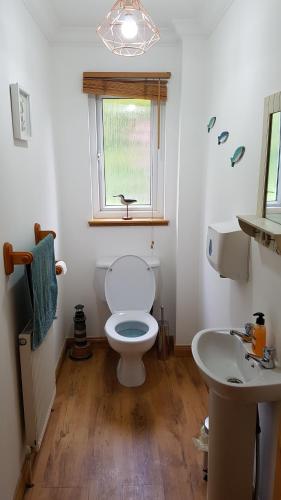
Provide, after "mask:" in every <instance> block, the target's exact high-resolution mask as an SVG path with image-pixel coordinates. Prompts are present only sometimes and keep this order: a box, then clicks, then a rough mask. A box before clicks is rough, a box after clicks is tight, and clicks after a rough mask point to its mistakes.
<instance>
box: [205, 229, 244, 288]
mask: <svg viewBox="0 0 281 500" xmlns="http://www.w3.org/2000/svg"><path fill="white" fill-rule="evenodd" d="M249 244H250V238H249V236H247V235H246V234H245V233H243V232H242V231H241V229H240V227H239V225H238V223H237V221H235V220H234V221H229V222H220V223H217V224H212V225H210V226H209V227H208V235H207V258H208V261H209V263H210V264H211V266H212V267H213V268H214V269H215V270H216V271H217V272H218V273H219V274H220V276H221V277H224V278H230V279H232V280H237V281H247V279H248V276H249Z"/></svg>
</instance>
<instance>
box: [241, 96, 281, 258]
mask: <svg viewBox="0 0 281 500" xmlns="http://www.w3.org/2000/svg"><path fill="white" fill-rule="evenodd" d="M237 217H238V221H239V224H240V227H241V229H242V231H244V232H245V233H246V234H248V235H249V236H251V237H253V238H255V240H256V241H257V242H258V243H261V244H262V245H264V246H266V247H267V248H270V249H271V250H273V251H274V252H276V253H278V254H279V255H281V92H277V93H276V94H273V95H271V96H269V97H266V99H265V101H264V115H263V138H262V151H261V167H260V183H259V193H258V205H257V212H256V214H251V215H238V216H237Z"/></svg>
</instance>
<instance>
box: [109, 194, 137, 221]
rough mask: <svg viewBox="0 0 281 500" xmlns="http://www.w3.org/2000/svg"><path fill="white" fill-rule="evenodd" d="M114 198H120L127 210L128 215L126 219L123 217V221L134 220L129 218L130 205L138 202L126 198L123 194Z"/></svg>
mask: <svg viewBox="0 0 281 500" xmlns="http://www.w3.org/2000/svg"><path fill="white" fill-rule="evenodd" d="M114 198H120V201H121V203H122V205H125V206H126V208H127V211H126V215H125V216H124V217H122V219H123V220H132V217H129V205H132V204H133V203H136V202H137V200H134V199H132V198H125V196H124V195H123V194H116V195H114Z"/></svg>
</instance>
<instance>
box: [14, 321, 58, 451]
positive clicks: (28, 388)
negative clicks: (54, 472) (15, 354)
mask: <svg viewBox="0 0 281 500" xmlns="http://www.w3.org/2000/svg"><path fill="white" fill-rule="evenodd" d="M31 336H32V330H31V324H28V325H27V326H26V328H25V329H24V331H23V332H22V333H21V334H20V335H19V352H20V363H21V380H22V394H23V406H24V420H25V444H26V446H29V447H31V448H33V449H36V450H38V449H39V448H40V446H41V442H42V439H43V437H44V433H45V430H46V427H47V423H48V420H49V416H50V413H51V410H52V406H53V402H54V399H55V395H56V375H55V371H56V370H55V363H54V333H53V327H51V328H50V330H49V332H48V334H47V336H46V338H45V339H44V341H43V342H42V344H41V345H40V346H39V347H38V349H36V350H35V351H32V350H31Z"/></svg>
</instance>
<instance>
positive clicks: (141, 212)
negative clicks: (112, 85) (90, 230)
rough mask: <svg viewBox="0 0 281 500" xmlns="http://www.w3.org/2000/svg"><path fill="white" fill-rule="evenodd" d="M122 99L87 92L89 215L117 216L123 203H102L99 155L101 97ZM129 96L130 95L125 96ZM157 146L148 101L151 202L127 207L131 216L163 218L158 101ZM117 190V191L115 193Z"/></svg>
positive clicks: (153, 114)
mask: <svg viewBox="0 0 281 500" xmlns="http://www.w3.org/2000/svg"><path fill="white" fill-rule="evenodd" d="M111 98H112V99H124V98H123V97H122V98H121V97H120V98H119V97H114V96H94V95H89V99H88V100H89V140H90V144H89V153H90V165H91V202H92V217H93V218H94V219H95V218H103V219H115V218H118V219H119V218H120V216H121V215H122V214H124V208H125V207H124V206H122V205H121V206H120V207H119V206H110V205H109V206H106V205H105V180H104V155H103V122H102V101H103V99H111ZM128 100H130V98H128ZM160 119H161V122H160V134H161V137H160V139H161V140H160V149H159V150H158V148H157V102H155V101H151V148H152V150H151V162H152V164H151V200H152V203H151V205H138V206H135V205H134V206H133V207H134V208H131V209H130V216H131V217H133V218H151V217H156V218H157V217H158V218H164V177H165V171H164V166H165V153H166V151H165V104H164V103H161V118H160ZM117 194H118V193H117Z"/></svg>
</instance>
